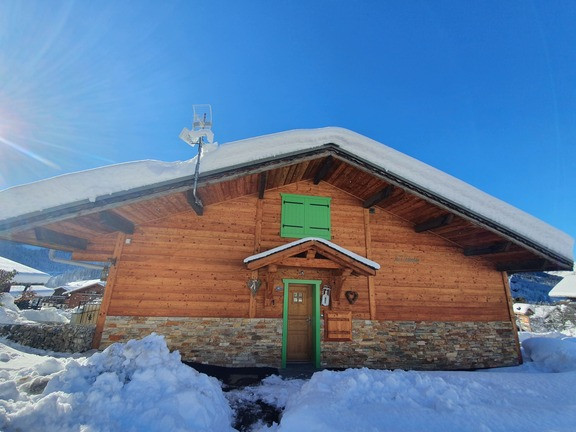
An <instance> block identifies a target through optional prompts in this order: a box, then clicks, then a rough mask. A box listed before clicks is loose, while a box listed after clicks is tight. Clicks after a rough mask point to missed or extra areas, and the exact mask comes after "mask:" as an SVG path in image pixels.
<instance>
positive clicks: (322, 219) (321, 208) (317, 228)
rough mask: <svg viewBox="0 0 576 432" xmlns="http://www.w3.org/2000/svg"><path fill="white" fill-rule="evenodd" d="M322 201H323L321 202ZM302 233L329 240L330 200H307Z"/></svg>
mask: <svg viewBox="0 0 576 432" xmlns="http://www.w3.org/2000/svg"><path fill="white" fill-rule="evenodd" d="M323 201H324V202H323ZM304 234H305V235H306V236H309V237H320V238H324V239H327V240H330V238H331V236H330V200H329V199H321V198H318V200H309V202H308V203H307V206H306V210H305V229H304Z"/></svg>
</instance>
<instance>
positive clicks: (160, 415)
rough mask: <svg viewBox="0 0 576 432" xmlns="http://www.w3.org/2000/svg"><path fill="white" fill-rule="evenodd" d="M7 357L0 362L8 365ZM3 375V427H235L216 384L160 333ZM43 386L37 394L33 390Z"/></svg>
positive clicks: (0, 420)
mask: <svg viewBox="0 0 576 432" xmlns="http://www.w3.org/2000/svg"><path fill="white" fill-rule="evenodd" d="M9 357H10V356H9V355H8V358H6V356H4V359H2V358H0V361H5V362H7V363H8V364H10V360H11V359H10V358H9ZM0 373H2V374H3V375H0V377H2V378H4V381H5V383H4V384H2V385H0V399H2V400H0V429H1V430H12V431H16V430H26V431H30V432H33V431H62V432H66V431H75V432H78V431H86V432H88V431H93V432H96V431H98V432H100V431H102V432H103V431H143V430H145V431H162V432H164V431H182V432H184V431H198V432H201V431H206V432H208V431H222V432H225V431H231V430H233V429H232V428H231V426H230V424H231V419H232V411H231V409H230V406H229V405H228V402H227V401H226V399H225V397H224V395H223V393H222V390H221V388H220V384H219V382H218V381H217V380H216V379H214V378H210V377H208V376H207V375H204V374H200V373H198V372H196V371H195V370H194V369H192V368H190V367H188V366H186V365H184V364H183V363H181V361H180V355H179V354H178V352H172V353H170V352H169V350H168V348H167V347H166V343H165V341H164V339H163V337H161V336H157V335H155V334H152V335H150V336H148V337H146V338H144V339H142V340H139V341H136V340H131V341H129V342H128V343H126V344H114V345H111V346H110V347H108V348H107V349H106V350H104V351H103V352H102V353H96V354H94V355H93V356H92V357H90V358H87V359H80V360H69V359H68V361H60V360H58V359H55V358H48V359H47V360H46V361H45V362H43V363H38V364H36V365H35V366H33V367H32V368H30V369H29V370H28V371H27V373H25V374H24V376H25V377H26V379H20V380H17V379H15V378H16V377H15V375H14V374H10V373H8V372H6V371H2V372H0ZM31 376H32V377H33V382H30V378H29V377H31ZM10 378H12V379H10ZM46 383H47V384H46ZM42 384H44V385H46V387H45V389H44V390H43V391H41V393H40V394H35V392H34V391H30V388H36V389H38V388H41V387H42ZM26 386H27V387H26Z"/></svg>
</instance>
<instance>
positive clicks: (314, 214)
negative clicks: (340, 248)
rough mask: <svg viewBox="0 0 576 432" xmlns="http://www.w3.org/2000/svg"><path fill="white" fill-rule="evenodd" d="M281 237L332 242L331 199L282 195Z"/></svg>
mask: <svg viewBox="0 0 576 432" xmlns="http://www.w3.org/2000/svg"><path fill="white" fill-rule="evenodd" d="M280 235H281V236H282V237H294V238H302V237H320V238H325V239H327V240H330V238H331V230H330V198H326V197H315V196H305V195H292V194H282V217H281V228H280Z"/></svg>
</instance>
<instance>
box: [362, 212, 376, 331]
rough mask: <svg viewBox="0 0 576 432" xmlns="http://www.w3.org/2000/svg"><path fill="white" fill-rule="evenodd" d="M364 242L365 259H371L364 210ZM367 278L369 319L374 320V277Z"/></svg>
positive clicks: (368, 230)
mask: <svg viewBox="0 0 576 432" xmlns="http://www.w3.org/2000/svg"><path fill="white" fill-rule="evenodd" d="M364 241H365V243H366V258H368V259H372V233H371V230H370V210H368V209H367V208H365V209H364ZM367 278H368V303H369V308H370V319H371V320H375V319H376V288H375V286H374V276H367Z"/></svg>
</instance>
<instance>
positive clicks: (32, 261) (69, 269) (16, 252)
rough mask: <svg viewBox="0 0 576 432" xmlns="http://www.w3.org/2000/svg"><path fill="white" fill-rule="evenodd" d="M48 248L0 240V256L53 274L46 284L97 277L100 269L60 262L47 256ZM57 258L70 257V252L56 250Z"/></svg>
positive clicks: (62, 283) (50, 285) (52, 285)
mask: <svg viewBox="0 0 576 432" xmlns="http://www.w3.org/2000/svg"><path fill="white" fill-rule="evenodd" d="M48 251H49V250H48V249H45V248H40V247H36V246H28V245H23V244H20V243H14V242H10V241H6V240H0V256H2V257H4V258H8V259H10V260H12V261H16V262H19V263H21V264H24V265H27V266H29V267H32V268H35V269H36V270H40V271H43V272H44V273H48V274H49V275H51V276H53V278H52V279H50V280H49V281H48V282H47V283H46V286H48V287H57V286H60V285H64V284H66V283H68V282H74V281H77V280H88V279H98V278H99V277H100V274H101V271H100V270H91V269H86V268H82V267H77V266H72V265H67V264H61V263H57V262H54V261H52V260H51V259H50V258H49V257H48ZM58 257H59V258H64V259H70V253H66V252H58Z"/></svg>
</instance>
